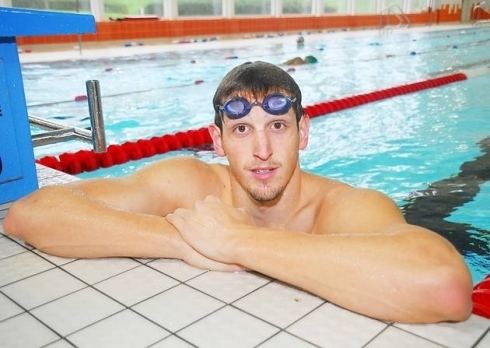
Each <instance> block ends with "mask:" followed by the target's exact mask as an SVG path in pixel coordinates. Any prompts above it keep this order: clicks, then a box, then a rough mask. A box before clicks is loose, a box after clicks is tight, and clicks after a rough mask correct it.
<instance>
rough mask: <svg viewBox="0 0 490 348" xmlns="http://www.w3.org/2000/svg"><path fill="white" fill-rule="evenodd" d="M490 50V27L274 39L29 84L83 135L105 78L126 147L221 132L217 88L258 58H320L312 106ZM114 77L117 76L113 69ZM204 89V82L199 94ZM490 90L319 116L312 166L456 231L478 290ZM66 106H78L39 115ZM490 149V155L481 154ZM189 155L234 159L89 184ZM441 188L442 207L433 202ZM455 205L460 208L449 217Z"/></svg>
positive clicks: (125, 168) (111, 136)
mask: <svg viewBox="0 0 490 348" xmlns="http://www.w3.org/2000/svg"><path fill="white" fill-rule="evenodd" d="M489 48H490V29H485V28H480V29H474V28H471V29H465V30H453V31H443V32H430V33H420V32H418V33H415V32H412V33H404V34H401V33H400V34H396V33H395V34H391V35H372V36H366V35H359V36H354V37H352V36H341V35H326V34H315V35H309V36H306V45H305V47H303V48H297V47H296V45H295V44H294V37H281V38H272V39H264V40H262V41H261V42H260V45H258V44H257V40H253V41H250V44H247V42H246V41H245V42H244V44H243V45H242V47H238V48H233V49H209V50H199V51H197V50H195V51H193V50H191V49H190V50H185V51H177V52H172V53H170V52H167V53H161V54H151V55H140V56H132V57H126V58H112V59H100V60H94V61H82V62H72V61H65V62H56V63H42V64H24V65H23V74H24V83H25V88H26V95H27V99H28V104H29V105H31V106H30V108H29V112H30V114H34V115H38V116H42V117H46V118H51V119H54V120H61V121H62V122H65V123H69V124H72V125H76V126H79V127H87V126H88V125H89V123H88V121H87V110H86V105H85V103H75V102H72V101H71V100H73V97H74V96H75V95H79V94H83V93H84V85H83V81H85V80H87V79H98V80H100V82H101V86H102V92H103V96H104V98H103V108H104V114H105V123H106V131H107V136H108V142H109V143H122V142H124V141H126V140H134V139H139V138H148V137H151V136H155V135H163V134H167V133H171V132H175V131H177V130H184V129H190V128H197V127H200V126H203V125H207V124H209V122H211V121H212V119H213V110H212V106H211V99H212V95H213V93H214V90H215V88H216V86H217V84H218V83H219V81H220V79H221V78H222V76H223V75H224V74H225V73H226V72H227V71H228V70H229V69H231V68H232V67H233V66H235V65H237V64H239V63H242V62H244V61H247V60H266V61H269V62H272V63H277V64H279V63H281V62H283V61H285V60H287V59H289V58H291V57H294V56H305V55H308V54H313V55H315V56H316V57H317V58H318V60H319V63H318V64H315V65H309V66H299V67H296V71H295V72H292V73H291V74H292V75H293V77H294V78H295V79H296V80H297V81H298V83H299V85H300V86H301V88H302V91H303V95H304V105H308V104H312V103H316V102H320V101H325V100H330V99H334V98H338V97H342V96H346V95H350V94H356V93H361V92H366V91H372V90H376V89H381V88H387V87H390V86H394V85H399V84H403V83H408V82H414V81H419V80H423V79H426V78H428V77H430V76H433V75H434V74H438V73H441V72H444V71H451V70H450V69H451V68H452V67H453V68H454V67H458V66H471V65H477V66H485V65H490V63H489V61H490V49H489ZM412 52H415V54H413V53H412ZM227 56H237V57H238V59H233V60H230V59H225V58H226V57H227ZM193 59H194V60H195V61H196V62H195V63H192V62H191V60H193ZM109 67H110V68H112V71H105V70H106V68H109ZM201 79H202V80H204V83H203V84H199V85H195V84H194V81H195V80H201ZM488 86H490V74H483V75H480V76H477V77H473V78H470V79H468V80H466V81H463V82H458V83H455V84H451V85H447V86H444V87H441V88H436V89H432V90H427V91H423V92H419V93H414V94H410V95H405V96H401V97H397V98H392V99H389V100H384V101H381V102H377V103H372V104H368V105H365V106H361V107H357V108H354V109H349V110H345V111H342V112H337V113H334V114H330V115H328V116H325V117H320V118H316V119H314V120H313V121H312V127H311V140H310V145H309V148H308V149H307V150H305V151H304V152H303V153H302V155H301V163H302V166H303V168H304V169H306V170H309V171H312V172H314V173H317V174H319V175H324V176H328V177H332V178H336V179H339V180H342V181H345V182H348V183H350V184H352V185H355V186H362V187H369V188H373V189H378V190H381V191H383V192H385V193H386V194H388V195H390V196H391V197H392V198H394V199H395V200H396V202H397V203H398V204H399V206H400V207H402V209H404V210H405V211H406V214H407V219H409V221H410V222H419V221H422V220H423V219H424V218H425V217H424V216H425V215H427V214H429V215H430V214H432V215H431V216H433V219H432V221H429V222H428V224H429V225H428V226H429V227H431V228H434V229H437V228H440V229H442V230H444V231H448V232H447V235H445V236H446V237H447V238H448V239H450V240H451V241H452V242H453V243H454V244H455V245H456V246H457V247H458V249H459V250H460V251H461V252H462V253H463V254H464V255H465V259H466V261H467V263H468V265H469V266H470V268H471V271H472V275H473V279H474V281H475V282H476V281H479V280H480V279H482V277H483V276H484V275H485V274H488V273H490V256H489V250H490V249H489V242H490V237H489V234H488V231H490V225H489V223H488V219H485V217H487V216H489V213H490V210H489V209H490V204H489V203H490V185H489V184H488V182H487V180H489V179H490V177H489V176H490V174H489V175H486V176H485V174H483V175H480V176H478V175H477V176H476V177H475V175H474V173H473V172H471V171H470V172H468V170H467V169H465V168H467V167H468V165H465V166H463V167H462V165H463V164H464V163H470V164H471V163H473V162H472V161H475V159H478V158H479V157H482V154H485V153H486V152H485V151H486V150H488V153H489V155H490V141H487V142H485V141H484V139H487V138H488V137H490V122H489V120H488V118H489V116H490V98H489V97H488V91H489V89H488ZM115 94H118V95H116V96H111V95H115ZM64 100H67V101H69V102H66V103H56V104H52V105H46V106H36V104H43V103H47V102H57V101H64ZM481 141H484V145H479V144H478V143H479V142H481ZM80 147H83V148H86V147H87V146H86V145H83V144H80V143H76V142H73V143H65V144H62V145H60V144H57V145H53V146H48V147H43V148H37V149H36V155H38V156H41V155H44V154H48V153H55V154H58V153H61V152H65V151H72V150H77V149H79V148H80ZM180 154H186V155H192V156H196V157H198V158H201V159H203V160H205V161H222V159H220V158H216V157H215V156H214V155H213V154H212V152H210V151H178V152H173V153H169V154H165V155H160V156H155V157H153V158H151V159H149V160H148V159H147V160H141V161H136V162H130V163H127V164H124V165H121V166H117V167H113V168H110V169H104V170H99V171H96V172H93V173H85V174H82V175H80V176H81V177H83V178H90V177H101V176H120V175H124V174H127V173H130V172H133V171H134V170H135V169H137V168H139V167H141V166H144V165H146V164H147V163H149V162H150V161H154V160H155V159H159V158H164V157H171V156H176V155H180ZM482 163H483V164H482ZM475 165H476V166H477V167H478V166H480V167H481V166H482V165H486V166H487V167H485V168H486V170H487V173H490V160H489V159H488V158H486V157H484V158H483V159H478V161H477V164H475ZM483 172H485V170H483ZM468 173H469V174H468ZM434 187H436V188H437V190H438V192H439V196H440V197H441V201H439V202H437V201H430V199H432V198H431V197H430V196H431V192H433V188H434ZM466 191H468V192H471V194H468V193H467V192H466ZM468 197H469V198H468ZM426 202H431V204H429V205H428V204H427V203H426ZM445 202H450V203H451V204H452V205H450V206H448V207H445V206H444V204H445ZM411 219H412V220H411ZM424 221H425V220H424ZM431 224H433V225H431ZM443 235H444V233H443ZM407 261H408V260H407Z"/></svg>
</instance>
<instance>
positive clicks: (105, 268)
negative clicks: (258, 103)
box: [0, 165, 490, 348]
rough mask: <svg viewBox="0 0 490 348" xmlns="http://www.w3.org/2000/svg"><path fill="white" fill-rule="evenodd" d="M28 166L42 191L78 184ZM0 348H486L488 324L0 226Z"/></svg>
mask: <svg viewBox="0 0 490 348" xmlns="http://www.w3.org/2000/svg"><path fill="white" fill-rule="evenodd" d="M37 170H38V177H39V180H40V185H41V186H45V185H48V184H57V183H63V182H69V181H73V180H78V179H77V178H75V177H72V176H69V175H67V174H64V173H61V172H57V171H55V170H52V169H49V168H46V167H42V166H39V165H38V167H37ZM7 209H8V206H7V205H3V206H1V205H0V222H1V220H2V219H3V218H4V216H5V214H6V211H7ZM0 346H1V347H71V346H76V347H149V346H151V347H192V346H197V347H213V348H215V347H255V346H260V347H369V348H374V347H379V348H380V347H386V348H388V347H389V348H391V347H427V348H429V347H433V348H436V347H476V348H485V347H490V320H487V319H485V318H483V317H479V316H476V315H472V316H471V317H470V318H469V319H468V320H467V321H465V322H461V323H440V324H431V325H405V324H403V325H402V324H396V323H386V322H383V321H379V320H374V319H371V318H368V317H365V316H362V315H358V314H355V313H352V312H350V311H348V310H345V309H342V308H339V307H337V306H335V305H333V304H331V303H328V302H325V301H324V300H322V299H320V298H318V297H316V296H313V295H311V294H308V293H306V292H304V291H301V290H298V289H296V288H293V287H290V286H288V285H286V284H283V283H280V282H278V281H275V280H273V279H270V278H268V277H266V276H263V275H260V274H257V273H254V272H239V273H222V272H212V271H203V270H200V269H197V268H194V267H191V266H188V265H187V264H185V263H184V262H181V261H179V260H171V259H157V260H153V259H132V258H107V259H91V260H87V259H65V258H60V257H54V256H50V255H46V254H43V253H41V252H39V251H37V250H35V249H33V248H32V247H30V246H28V245H25V244H24V243H23V242H22V241H19V240H14V239H12V238H11V237H8V236H6V235H4V233H3V229H2V227H1V224H0Z"/></svg>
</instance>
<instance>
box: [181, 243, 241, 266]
mask: <svg viewBox="0 0 490 348" xmlns="http://www.w3.org/2000/svg"><path fill="white" fill-rule="evenodd" d="M178 238H180V239H181V240H182V243H180V244H179V251H180V254H181V256H180V259H182V261H184V262H185V263H187V264H189V265H191V266H194V267H197V268H201V269H206V270H210V271H220V272H239V271H244V270H245V268H243V267H241V266H239V265H234V264H227V263H222V262H218V261H214V260H212V259H209V258H207V257H206V256H204V255H202V254H200V253H198V252H197V251H196V250H194V249H193V248H192V247H191V246H190V245H189V244H187V243H186V242H185V241H184V240H183V239H182V237H180V236H179V237H178Z"/></svg>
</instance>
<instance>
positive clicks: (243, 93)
mask: <svg viewBox="0 0 490 348" xmlns="http://www.w3.org/2000/svg"><path fill="white" fill-rule="evenodd" d="M272 93H281V94H284V95H286V96H289V97H291V93H289V92H287V91H286V90H284V89H281V88H269V89H268V90H265V91H253V90H245V89H243V90H238V91H234V92H232V93H230V94H229V95H227V96H226V97H225V98H224V101H227V100H229V99H231V98H234V97H242V98H245V99H248V100H263V99H264V98H265V97H266V96H268V95H269V94H272Z"/></svg>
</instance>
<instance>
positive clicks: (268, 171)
mask: <svg viewBox="0 0 490 348" xmlns="http://www.w3.org/2000/svg"><path fill="white" fill-rule="evenodd" d="M276 170H277V168H274V167H263V168H252V169H250V172H251V173H252V176H253V177H254V178H256V179H259V180H267V179H269V178H271V177H272V176H273V175H274V174H275V173H276Z"/></svg>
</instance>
